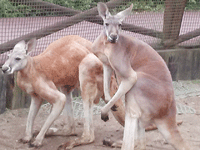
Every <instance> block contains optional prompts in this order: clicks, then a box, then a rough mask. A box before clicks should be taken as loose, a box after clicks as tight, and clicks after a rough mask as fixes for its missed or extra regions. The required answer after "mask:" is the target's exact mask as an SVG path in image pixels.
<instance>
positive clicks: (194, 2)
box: [185, 0, 200, 10]
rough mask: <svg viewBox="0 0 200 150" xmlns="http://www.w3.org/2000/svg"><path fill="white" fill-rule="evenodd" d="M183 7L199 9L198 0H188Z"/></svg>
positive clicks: (199, 2)
mask: <svg viewBox="0 0 200 150" xmlns="http://www.w3.org/2000/svg"><path fill="white" fill-rule="evenodd" d="M185 9H186V10H200V1H199V0H188V2H187V5H186V8H185Z"/></svg>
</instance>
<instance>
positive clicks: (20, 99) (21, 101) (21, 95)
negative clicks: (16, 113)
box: [11, 73, 31, 109]
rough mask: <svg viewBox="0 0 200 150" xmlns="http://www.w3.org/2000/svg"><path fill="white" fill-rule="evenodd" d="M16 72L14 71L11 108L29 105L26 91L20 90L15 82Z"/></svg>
mask: <svg viewBox="0 0 200 150" xmlns="http://www.w3.org/2000/svg"><path fill="white" fill-rule="evenodd" d="M16 76H17V73H14V89H13V97H12V101H11V109H16V108H24V107H29V105H30V101H31V100H30V99H31V98H30V96H29V95H28V94H26V92H24V91H22V90H21V89H20V88H19V86H18V85H17V83H16Z"/></svg>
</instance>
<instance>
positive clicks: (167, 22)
mask: <svg viewBox="0 0 200 150" xmlns="http://www.w3.org/2000/svg"><path fill="white" fill-rule="evenodd" d="M186 2H187V0H166V1H165V12H164V23H163V41H162V42H163V45H164V46H167V45H168V44H169V43H171V42H173V41H174V40H176V39H178V37H179V33H180V28H181V22H182V18H183V13H184V9H185V5H186Z"/></svg>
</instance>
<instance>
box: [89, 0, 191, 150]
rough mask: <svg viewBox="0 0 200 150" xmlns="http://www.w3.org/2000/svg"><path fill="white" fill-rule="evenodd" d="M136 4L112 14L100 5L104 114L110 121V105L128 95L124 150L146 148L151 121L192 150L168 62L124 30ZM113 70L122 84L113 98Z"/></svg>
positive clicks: (98, 50) (98, 49)
mask: <svg viewBox="0 0 200 150" xmlns="http://www.w3.org/2000/svg"><path fill="white" fill-rule="evenodd" d="M132 7H133V4H132V5H131V6H130V7H129V8H127V9H125V10H124V11H121V12H119V13H117V14H116V15H111V14H110V12H109V10H108V8H107V6H106V5H105V4H104V3H101V2H99V3H98V4H97V8H98V12H99V15H100V16H101V17H102V19H103V22H104V25H103V26H104V28H103V31H102V33H101V34H100V35H99V36H98V37H97V39H96V40H95V41H94V43H93V46H92V52H93V53H94V54H95V55H96V56H97V57H98V58H99V59H100V60H101V61H102V62H103V70H104V95H105V99H106V101H108V103H107V104H106V105H105V106H104V107H103V108H102V110H101V117H102V119H103V120H104V121H107V120H108V115H107V113H108V111H109V110H110V108H111V107H113V105H114V104H115V103H116V102H117V101H118V99H119V98H121V97H122V96H123V95H125V127H124V135H123V143H122V148H121V149H122V150H133V149H134V146H135V145H137V148H139V149H145V148H146V144H145V127H147V126H148V125H150V124H155V125H156V126H157V127H158V130H159V131H160V132H161V134H162V135H163V136H164V137H165V139H166V140H167V141H168V142H169V143H170V144H171V145H172V146H173V147H174V148H175V149H177V150H189V146H188V145H187V144H186V143H185V142H184V140H183V138H182V137H181V135H180V133H179V131H178V128H177V124H176V103H175V99H174V91H173V85H172V78H171V75H170V72H169V70H168V68H167V65H166V63H165V62H164V60H163V59H162V58H161V56H160V55H159V54H158V53H157V52H156V51H155V50H154V49H153V48H152V47H150V46H149V45H148V44H146V43H145V42H143V41H141V40H138V39H136V38H134V37H131V36H128V35H126V34H123V33H121V32H120V30H121V25H122V21H123V20H124V18H125V17H126V16H128V15H129V14H130V13H131V10H132ZM113 71H114V72H115V73H116V75H117V79H118V80H119V81H120V84H119V88H118V90H117V92H116V93H115V95H114V96H113V97H112V98H111V96H110V94H109V92H110V89H109V88H110V87H109V84H110V80H111V74H112V72H113ZM134 140H135V143H134Z"/></svg>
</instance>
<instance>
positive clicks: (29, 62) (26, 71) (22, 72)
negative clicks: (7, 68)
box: [19, 56, 33, 77]
mask: <svg viewBox="0 0 200 150" xmlns="http://www.w3.org/2000/svg"><path fill="white" fill-rule="evenodd" d="M32 64H33V58H32V57H30V56H28V57H27V64H26V66H25V67H24V68H23V69H22V70H20V71H19V73H20V75H21V76H23V77H28V76H29V75H28V74H30V71H32V69H33V66H32Z"/></svg>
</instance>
